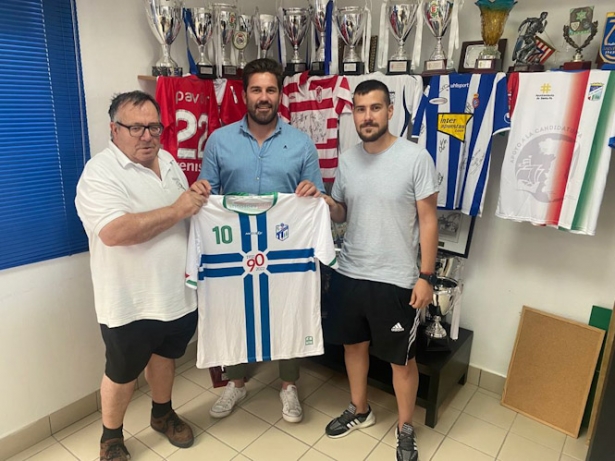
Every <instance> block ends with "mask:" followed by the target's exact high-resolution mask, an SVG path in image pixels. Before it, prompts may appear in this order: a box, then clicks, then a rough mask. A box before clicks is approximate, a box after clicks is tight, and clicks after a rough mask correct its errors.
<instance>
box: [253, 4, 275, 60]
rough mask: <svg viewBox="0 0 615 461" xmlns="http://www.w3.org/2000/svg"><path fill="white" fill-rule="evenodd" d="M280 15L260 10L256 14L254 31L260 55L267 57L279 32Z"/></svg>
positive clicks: (260, 56)
mask: <svg viewBox="0 0 615 461" xmlns="http://www.w3.org/2000/svg"><path fill="white" fill-rule="evenodd" d="M278 28H279V23H278V17H277V16H274V15H272V14H261V13H259V12H258V11H257V12H256V15H255V16H254V31H255V34H256V42H257V44H258V57H259V58H266V57H267V51H269V48H271V45H273V41H274V40H275V38H276V36H277V34H278Z"/></svg>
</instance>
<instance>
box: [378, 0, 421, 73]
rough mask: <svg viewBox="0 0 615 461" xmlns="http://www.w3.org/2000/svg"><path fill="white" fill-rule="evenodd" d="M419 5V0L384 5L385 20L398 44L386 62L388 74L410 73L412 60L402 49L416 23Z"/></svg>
mask: <svg viewBox="0 0 615 461" xmlns="http://www.w3.org/2000/svg"><path fill="white" fill-rule="evenodd" d="M419 5H420V0H409V1H407V2H404V3H389V4H387V5H386V9H385V11H386V21H387V22H388V24H389V27H390V30H391V33H392V34H393V36H394V37H395V39H396V40H397V45H398V46H397V52H396V53H395V54H394V55H393V56H391V58H390V59H389V62H388V64H387V74H389V75H398V74H409V73H410V69H411V64H412V62H411V60H410V59H409V58H408V55H407V54H406V51H405V50H404V43H405V42H406V39H407V38H408V35H409V34H410V31H411V30H412V28H413V27H414V24H415V23H416V20H417V14H418V9H419Z"/></svg>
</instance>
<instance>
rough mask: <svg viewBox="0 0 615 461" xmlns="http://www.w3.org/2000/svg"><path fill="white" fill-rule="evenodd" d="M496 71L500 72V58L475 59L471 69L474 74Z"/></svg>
mask: <svg viewBox="0 0 615 461" xmlns="http://www.w3.org/2000/svg"><path fill="white" fill-rule="evenodd" d="M496 72H502V60H501V59H477V60H476V63H475V64H474V69H472V73H475V74H494V73H496Z"/></svg>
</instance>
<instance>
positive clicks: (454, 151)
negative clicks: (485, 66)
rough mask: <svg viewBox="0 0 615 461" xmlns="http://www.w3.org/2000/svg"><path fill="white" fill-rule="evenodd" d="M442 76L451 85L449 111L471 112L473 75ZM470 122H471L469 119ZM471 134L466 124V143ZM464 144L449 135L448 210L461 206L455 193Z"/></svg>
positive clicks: (454, 112) (456, 112) (457, 112)
mask: <svg viewBox="0 0 615 461" xmlns="http://www.w3.org/2000/svg"><path fill="white" fill-rule="evenodd" d="M441 78H448V83H449V85H451V88H450V101H449V104H450V106H449V107H450V109H449V112H450V113H451V114H466V113H470V111H469V110H468V108H467V107H466V103H467V100H468V90H469V85H470V83H471V81H472V75H470V74H466V75H460V74H454V75H451V76H449V77H441ZM453 83H459V84H461V85H468V87H464V88H453V87H452V84H453ZM468 123H469V120H468ZM436 126H437V125H436ZM474 126H476V122H474ZM469 136H470V133H468V131H467V125H466V135H465V142H466V143H467V142H469V139H468V137H469ZM463 145H464V143H462V142H461V141H460V140H459V139H457V138H455V137H454V136H450V135H449V139H448V177H447V183H448V185H447V189H446V209H448V210H455V209H457V208H459V203H456V202H455V195H457V188H458V186H457V181H458V177H459V170H460V167H459V162H460V161H461V159H462V158H463V153H462V150H463ZM466 165H467V163H466ZM458 198H459V199H461V195H459V197H458Z"/></svg>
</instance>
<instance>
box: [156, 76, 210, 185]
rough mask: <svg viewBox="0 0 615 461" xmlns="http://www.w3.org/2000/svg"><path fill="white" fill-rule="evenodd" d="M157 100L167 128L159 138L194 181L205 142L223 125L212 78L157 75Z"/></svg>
mask: <svg viewBox="0 0 615 461" xmlns="http://www.w3.org/2000/svg"><path fill="white" fill-rule="evenodd" d="M156 100H157V101H158V104H160V117H161V122H162V124H163V125H164V131H163V132H162V136H161V138H160V142H161V143H162V147H163V148H164V149H166V150H168V151H169V152H170V153H171V154H172V155H173V157H175V159H176V160H177V163H178V164H179V166H180V167H181V169H182V170H183V171H184V173H185V174H186V177H187V178H188V183H189V184H192V183H193V182H194V181H196V179H197V178H198V177H199V173H200V172H201V163H202V160H203V152H204V151H205V143H206V142H207V138H209V135H211V133H212V132H213V131H214V130H215V129H216V128H219V127H220V117H219V114H218V104H217V102H216V92H215V89H214V84H213V82H212V81H211V80H201V79H199V78H198V77H196V76H194V75H190V76H188V77H158V81H157V84H156Z"/></svg>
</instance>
